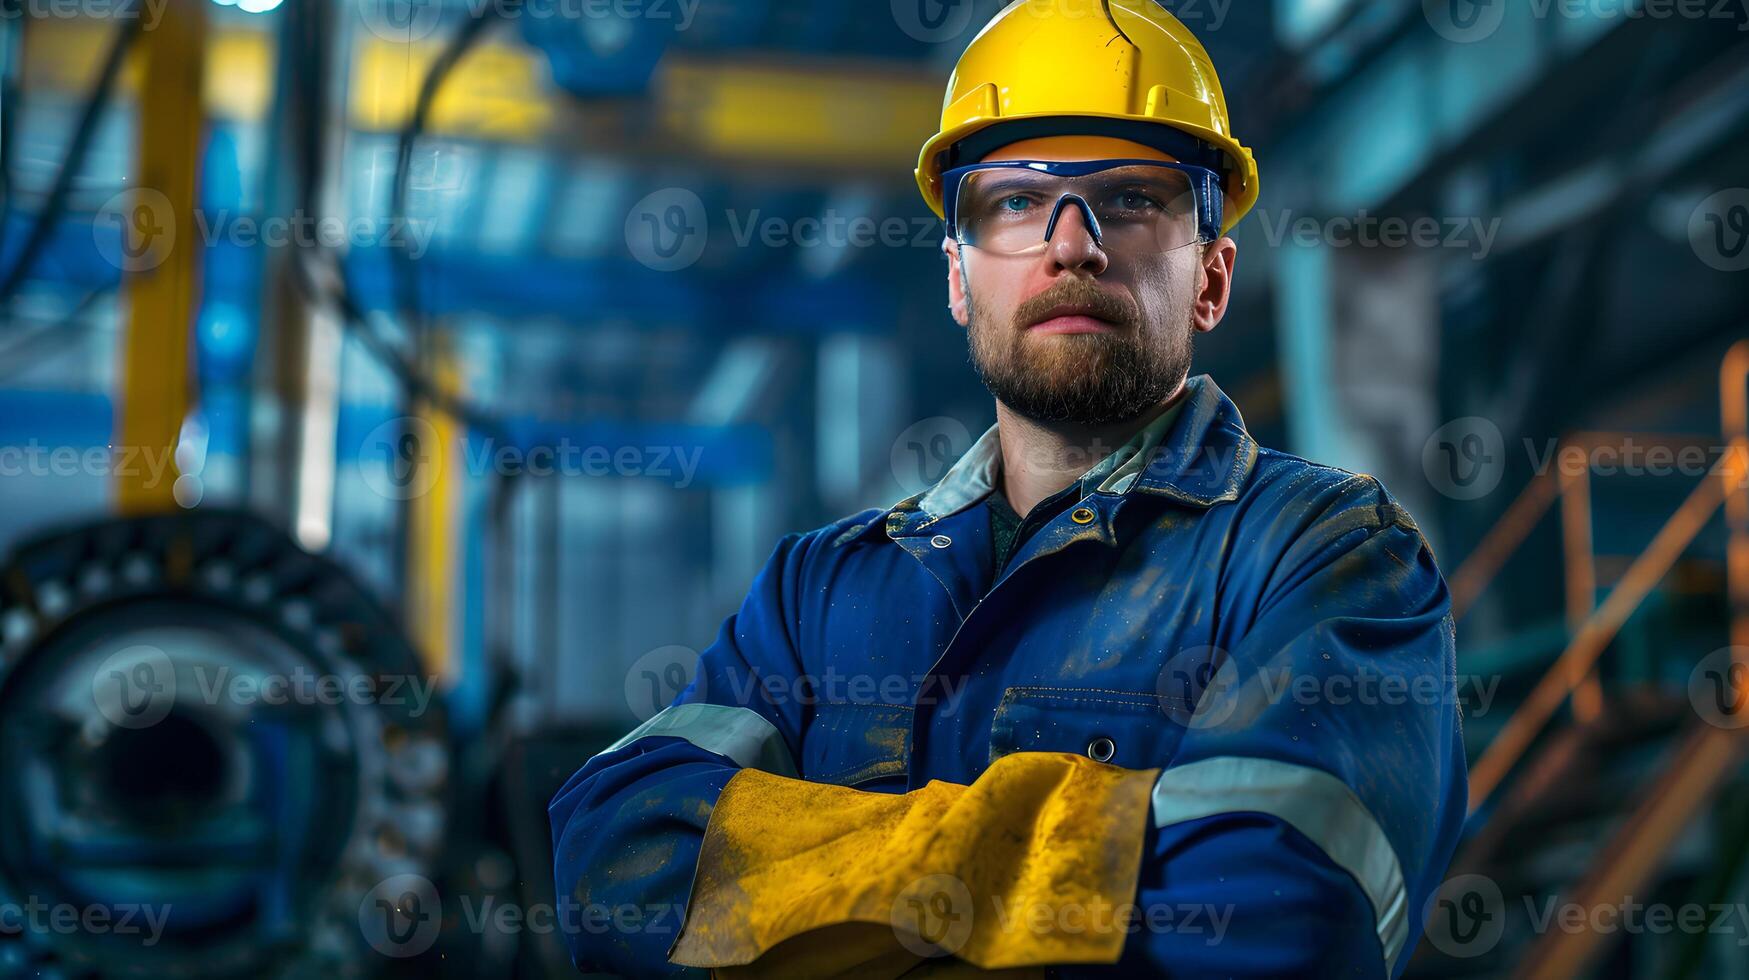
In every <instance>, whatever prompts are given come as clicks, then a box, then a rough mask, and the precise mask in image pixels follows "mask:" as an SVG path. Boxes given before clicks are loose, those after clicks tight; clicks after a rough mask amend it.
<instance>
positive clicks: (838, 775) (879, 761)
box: [802, 704, 911, 786]
mask: <svg viewBox="0 0 1749 980" xmlns="http://www.w3.org/2000/svg"><path fill="white" fill-rule="evenodd" d="M910 764H911V707H910V706H909V705H888V704H823V705H821V706H820V708H819V711H818V713H817V714H815V716H814V721H813V724H811V725H809V726H808V731H807V734H806V735H805V736H803V739H802V775H803V776H804V777H806V778H807V779H811V780H813V781H815V782H820V783H836V784H837V785H839V786H854V785H857V784H859V783H866V782H871V781H873V780H876V779H882V778H885V777H888V776H903V775H905V774H906V773H907V772H908V771H909V770H910Z"/></svg>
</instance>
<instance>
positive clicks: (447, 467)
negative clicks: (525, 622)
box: [406, 334, 466, 682]
mask: <svg viewBox="0 0 1749 980" xmlns="http://www.w3.org/2000/svg"><path fill="white" fill-rule="evenodd" d="M430 345H431V354H430V356H429V357H428V358H427V359H426V362H427V366H428V367H429V368H430V369H431V370H430V377H431V380H432V383H433V385H434V386H435V387H436V388H437V389H438V391H440V392H442V393H443V394H444V395H446V396H454V395H456V394H457V393H458V392H459V391H460V390H461V387H462V385H461V372H460V370H459V368H458V366H457V363H456V358H455V355H454V352H453V351H452V350H451V349H450V344H449V341H448V338H447V337H444V336H443V335H441V334H435V335H434V336H433V337H432V338H431V341H430ZM414 413H415V414H414V415H413V417H412V419H411V420H410V422H409V424H408V429H409V432H410V433H412V434H414V435H415V436H416V438H417V439H418V440H419V443H420V446H419V452H418V455H417V459H418V460H419V464H418V465H421V466H426V467H430V468H431V472H430V473H428V474H426V475H425V476H423V477H416V478H415V480H414V485H415V486H417V487H418V488H420V489H421V490H423V492H421V493H417V494H415V495H413V496H412V497H411V498H410V499H409V500H408V501H407V509H406V521H407V601H406V615H407V629H408V632H410V633H412V634H413V637H414V639H415V640H416V641H417V644H418V648H419V650H420V653H421V654H422V655H423V656H424V658H425V664H426V667H427V668H428V669H429V670H430V671H431V674H432V675H433V676H434V677H437V678H439V679H441V680H443V681H445V682H447V681H450V680H452V679H453V678H454V672H455V666H456V664H455V650H456V608H457V604H456V601H455V596H456V594H457V592H458V591H459V589H460V579H459V576H458V574H457V570H458V568H459V559H460V555H459V554H458V552H457V550H456V549H457V542H456V530H457V528H456V522H457V506H458V503H459V498H458V494H459V492H460V491H458V487H459V486H460V481H459V480H458V479H457V476H458V469H459V461H460V459H461V454H462V453H463V452H464V449H463V447H462V438H463V436H464V433H465V432H466V428H465V426H464V425H463V424H462V423H460V422H458V421H457V420H456V419H455V418H454V417H452V416H451V415H449V414H448V413H447V412H445V411H443V409H441V408H439V407H438V406H436V405H433V404H431V402H430V401H429V400H426V399H420V400H418V401H417V402H416V404H415V408H414Z"/></svg>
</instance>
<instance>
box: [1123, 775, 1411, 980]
mask: <svg viewBox="0 0 1749 980" xmlns="http://www.w3.org/2000/svg"><path fill="white" fill-rule="evenodd" d="M1153 804H1154V826H1156V827H1165V826H1168V825H1170V824H1175V823H1184V822H1185V821H1188V820H1199V819H1201V818H1203V817H1212V816H1215V815H1217V814H1221V813H1263V814H1268V815H1269V816H1272V817H1275V818H1276V819H1278V820H1280V821H1282V822H1283V823H1285V824H1287V825H1288V826H1290V827H1292V828H1294V829H1295V830H1297V831H1299V832H1300V833H1302V834H1304V835H1305V836H1306V838H1307V839H1309V840H1310V841H1311V842H1312V843H1314V844H1316V845H1318V847H1319V849H1321V850H1322V851H1323V852H1324V854H1325V855H1326V856H1328V857H1329V858H1330V860H1331V861H1332V862H1333V863H1335V864H1336V866H1338V867H1340V868H1342V869H1343V870H1344V871H1347V872H1348V873H1349V874H1351V875H1353V876H1354V880H1355V881H1357V882H1359V883H1360V887H1361V890H1362V891H1364V892H1366V897H1367V898H1368V899H1370V900H1371V901H1372V907H1373V912H1374V914H1375V915H1377V917H1378V935H1379V945H1380V946H1382V947H1384V951H1385V974H1386V975H1387V976H1388V975H1390V972H1391V964H1393V963H1395V962H1396V959H1397V954H1398V953H1400V952H1402V950H1403V943H1404V942H1405V941H1406V940H1407V939H1408V937H1409V916H1408V903H1409V896H1408V893H1407V890H1406V889H1405V888H1404V887H1403V866H1402V864H1401V863H1400V862H1399V861H1398V860H1397V852H1396V851H1395V850H1394V849H1392V847H1391V842H1390V841H1389V840H1388V839H1386V837H1385V832H1384V830H1383V829H1382V828H1381V827H1379V824H1378V821H1377V820H1374V819H1373V816H1372V814H1371V813H1369V812H1367V809H1366V804H1364V803H1362V802H1360V798H1359V797H1357V796H1355V795H1354V791H1353V790H1351V789H1349V788H1348V785H1347V784H1346V783H1344V782H1343V781H1342V780H1340V779H1337V778H1336V777H1335V776H1332V775H1330V774H1329V773H1327V772H1324V771H1323V770H1321V769H1313V768H1310V767H1308V766H1297V765H1294V764H1292V763H1288V762H1276V761H1275V760H1273V759H1259V758H1253V757H1247V756H1221V757H1217V758H1213V759H1204V760H1202V761H1200V762H1192V763H1190V764H1188V765H1183V766H1178V767H1176V768H1172V769H1168V770H1166V771H1165V772H1162V773H1161V774H1160V778H1159V780H1158V781H1156V782H1155V783H1154V800H1153Z"/></svg>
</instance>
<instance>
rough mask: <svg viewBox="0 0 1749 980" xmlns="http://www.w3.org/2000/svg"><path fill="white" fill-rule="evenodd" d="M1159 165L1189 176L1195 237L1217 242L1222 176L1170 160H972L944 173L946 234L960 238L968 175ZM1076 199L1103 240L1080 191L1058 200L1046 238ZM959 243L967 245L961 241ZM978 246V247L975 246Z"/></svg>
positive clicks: (1074, 173) (1063, 173) (1064, 173)
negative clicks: (959, 212)
mask: <svg viewBox="0 0 1749 980" xmlns="http://www.w3.org/2000/svg"><path fill="white" fill-rule="evenodd" d="M1135 166H1145V167H1159V168H1161V169H1162V170H1176V171H1178V172H1180V173H1182V174H1184V175H1185V176H1186V177H1188V178H1190V186H1191V187H1192V188H1194V189H1195V192H1196V211H1197V214H1196V236H1197V240H1198V241H1200V242H1202V243H1203V244H1205V245H1206V244H1208V243H1209V242H1213V241H1218V240H1219V239H1220V237H1221V209H1222V207H1223V203H1224V202H1223V199H1222V197H1221V178H1220V175H1219V174H1217V173H1215V172H1214V171H1213V170H1210V169H1209V168H1207V167H1199V166H1197V165H1196V164H1193V163H1167V162H1165V161H1164V160H1128V159H1125V160H1086V161H1079V162H1075V163H1054V162H1051V161H1047V160H1005V161H1003V162H1001V163H973V164H968V165H966V166H964V167H955V168H953V169H952V170H948V171H944V172H943V173H942V175H941V187H942V195H941V207H942V212H943V213H944V214H946V215H947V233H948V234H949V235H950V236H952V237H953V239H954V241H960V237H959V226H958V223H957V222H956V221H955V218H956V217H957V215H956V213H955V212H956V211H957V209H958V207H959V197H960V183H961V182H962V181H964V180H965V178H966V175H967V174H970V173H976V172H977V171H980V170H1031V171H1034V172H1036V173H1041V174H1048V175H1050V176H1052V177H1086V176H1088V175H1089V174H1096V173H1099V172H1101V171H1105V170H1115V169H1117V168H1118V167H1135ZM1070 201H1073V202H1075V206H1076V207H1078V208H1080V209H1081V214H1082V217H1084V218H1085V219H1086V220H1087V228H1088V230H1089V231H1091V232H1092V234H1093V240H1094V242H1096V243H1098V242H1099V241H1100V234H1099V221H1098V219H1096V218H1094V216H1093V208H1092V207H1091V206H1089V205H1088V203H1087V202H1086V201H1084V200H1082V198H1081V196H1080V195H1079V194H1064V195H1063V196H1062V198H1061V199H1059V200H1058V201H1057V204H1056V208H1055V209H1054V210H1053V211H1052V212H1051V220H1050V224H1049V225H1047V226H1046V228H1045V241H1047V242H1048V241H1050V240H1051V235H1053V234H1054V233H1055V232H1056V230H1057V219H1058V218H1059V217H1060V216H1061V215H1062V213H1063V205H1064V204H1066V203H1068V202H1070ZM960 244H962V245H963V244H965V243H964V242H960ZM973 247H976V246H973Z"/></svg>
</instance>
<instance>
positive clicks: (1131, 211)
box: [954, 166, 1197, 254]
mask: <svg viewBox="0 0 1749 980" xmlns="http://www.w3.org/2000/svg"><path fill="white" fill-rule="evenodd" d="M1065 194H1075V195H1079V196H1080V197H1081V198H1082V199H1083V200H1085V201H1086V202H1087V204H1088V206H1089V207H1091V208H1092V209H1093V214H1094V217H1095V218H1096V219H1097V220H1098V222H1099V232H1100V238H1101V241H1102V244H1103V245H1104V247H1105V249H1106V250H1107V251H1111V252H1125V253H1138V254H1148V253H1158V252H1169V251H1171V250H1173V249H1175V248H1182V247H1183V246H1185V245H1189V244H1191V243H1192V242H1195V241H1196V240H1197V208H1196V191H1195V188H1194V185H1193V184H1192V183H1191V180H1190V178H1189V177H1188V176H1186V175H1185V174H1184V172H1183V171H1180V170H1171V169H1168V168H1166V167H1148V166H1129V167H1117V168H1114V169H1111V170H1102V171H1100V172H1098V173H1094V174H1088V175H1087V176H1085V177H1056V176H1052V175H1050V174H1046V173H1041V172H1039V171H1036V170H1027V169H1023V168H998V169H991V170H974V171H972V172H971V173H969V174H966V175H965V177H964V178H962V180H961V182H960V189H959V198H958V200H957V202H956V203H955V206H954V211H955V225H956V226H957V227H958V229H959V237H960V241H962V242H964V243H966V244H967V245H971V246H973V247H974V248H980V249H984V250H986V251H991V252H1003V253H1009V254H1013V253H1019V252H1027V251H1033V250H1037V249H1040V248H1042V247H1043V246H1044V244H1045V229H1046V228H1047V227H1048V226H1049V224H1050V220H1051V214H1052V212H1053V211H1055V210H1056V209H1057V202H1058V201H1060V200H1062V198H1063V196H1064V195H1065ZM1071 215H1074V216H1075V217H1081V209H1080V208H1078V207H1076V206H1075V204H1074V203H1073V202H1070V203H1068V204H1066V205H1064V207H1063V215H1062V217H1061V218H1059V219H1058V222H1057V223H1058V230H1059V231H1060V230H1061V227H1062V223H1063V222H1065V221H1068V220H1070V217H1071Z"/></svg>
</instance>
